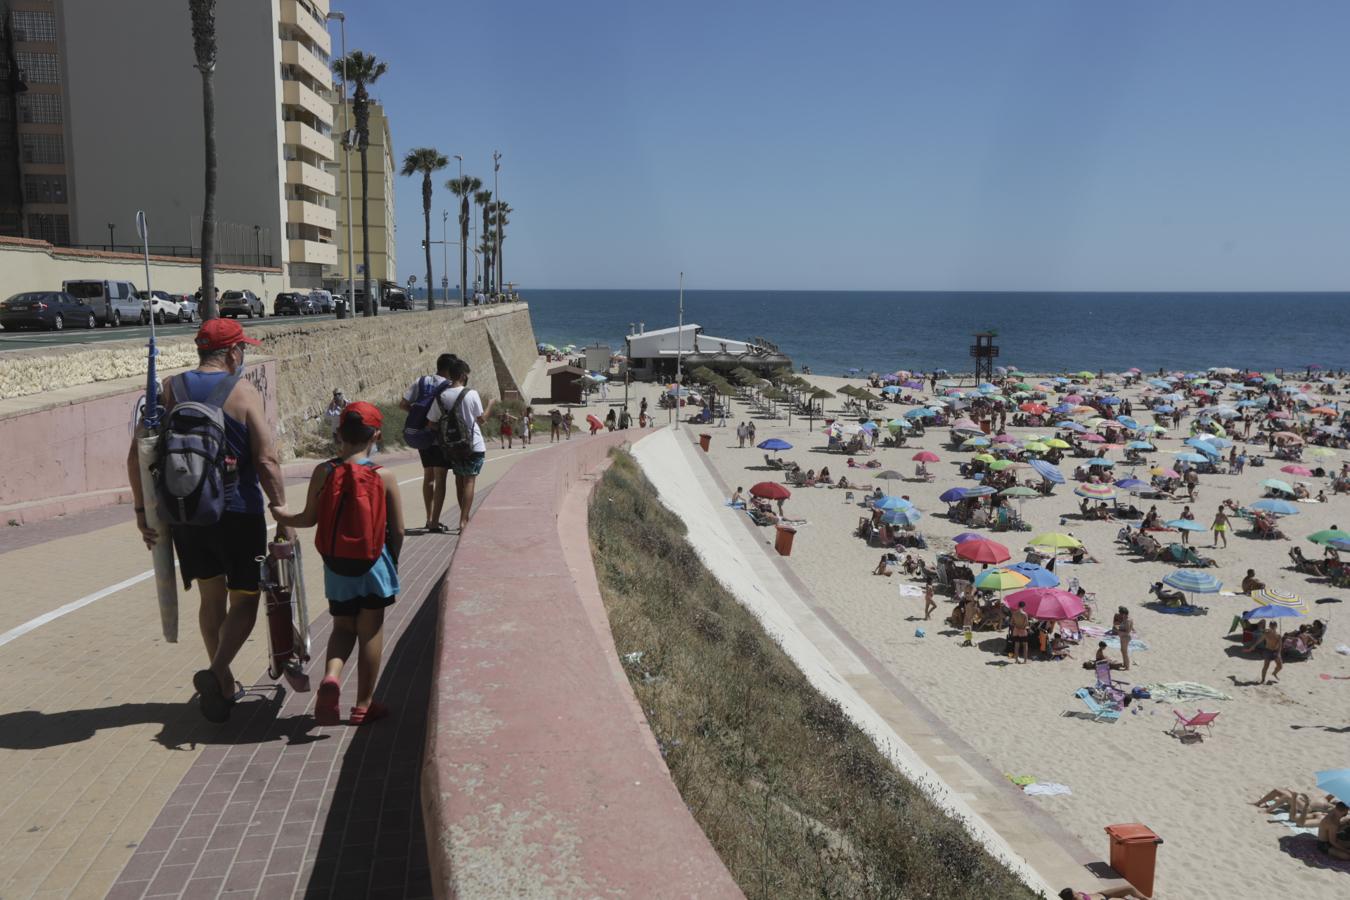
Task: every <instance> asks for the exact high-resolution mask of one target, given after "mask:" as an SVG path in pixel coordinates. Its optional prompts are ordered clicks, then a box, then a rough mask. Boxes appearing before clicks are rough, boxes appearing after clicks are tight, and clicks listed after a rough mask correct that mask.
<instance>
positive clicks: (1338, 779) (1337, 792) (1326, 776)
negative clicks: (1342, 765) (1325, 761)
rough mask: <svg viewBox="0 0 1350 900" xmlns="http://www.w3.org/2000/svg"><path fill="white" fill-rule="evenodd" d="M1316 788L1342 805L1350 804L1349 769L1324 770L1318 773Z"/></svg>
mask: <svg viewBox="0 0 1350 900" xmlns="http://www.w3.org/2000/svg"><path fill="white" fill-rule="evenodd" d="M1317 787H1318V789H1319V790H1323V791H1326V792H1327V793H1328V794H1330V795H1331V796H1333V797H1335V798H1336V799H1337V800H1339V801H1341V802H1342V803H1350V769H1325V770H1323V771H1321V772H1318V773H1317Z"/></svg>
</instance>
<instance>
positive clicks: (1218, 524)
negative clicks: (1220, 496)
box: [1209, 506, 1231, 550]
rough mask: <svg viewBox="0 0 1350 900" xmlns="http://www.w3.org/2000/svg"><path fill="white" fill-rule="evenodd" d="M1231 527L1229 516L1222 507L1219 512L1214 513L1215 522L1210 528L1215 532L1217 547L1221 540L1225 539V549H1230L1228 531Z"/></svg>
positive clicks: (1215, 544)
mask: <svg viewBox="0 0 1350 900" xmlns="http://www.w3.org/2000/svg"><path fill="white" fill-rule="evenodd" d="M1230 527H1231V526H1229V524H1228V514H1227V513H1226V512H1224V510H1223V507H1222V506H1220V507H1219V509H1218V511H1217V512H1215V513H1214V521H1213V522H1212V523H1211V524H1210V526H1209V528H1210V530H1211V531H1213V532H1214V546H1215V547H1217V546H1219V539H1220V538H1223V546H1224V549H1225V550H1226V549H1228V529H1229V528H1230Z"/></svg>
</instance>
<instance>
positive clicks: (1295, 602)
mask: <svg viewBox="0 0 1350 900" xmlns="http://www.w3.org/2000/svg"><path fill="white" fill-rule="evenodd" d="M1251 598H1252V600H1254V601H1256V602H1257V603H1258V604H1260V605H1261V606H1288V607H1289V608H1291V609H1298V610H1302V611H1303V612H1304V613H1305V614H1306V613H1307V612H1308V604H1307V602H1305V601H1304V599H1303V598H1302V597H1300V596H1299V595H1298V594H1295V593H1294V592H1293V591H1285V590H1281V589H1279V588H1261V589H1260V590H1259V591H1252V592H1251Z"/></svg>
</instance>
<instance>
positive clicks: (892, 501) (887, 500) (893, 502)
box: [872, 494, 914, 509]
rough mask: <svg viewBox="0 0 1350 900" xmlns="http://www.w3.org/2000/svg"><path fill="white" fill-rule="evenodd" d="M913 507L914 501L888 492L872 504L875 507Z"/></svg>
mask: <svg viewBox="0 0 1350 900" xmlns="http://www.w3.org/2000/svg"><path fill="white" fill-rule="evenodd" d="M913 507H914V504H913V503H910V502H909V501H908V500H906V499H905V498H904V497H897V496H895V495H894V494H887V495H886V496H884V497H882V498H881V499H880V500H877V501H875V502H874V503H873V504H872V508H873V509H912V508H913Z"/></svg>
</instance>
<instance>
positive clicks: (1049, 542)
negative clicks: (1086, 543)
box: [1027, 531, 1083, 550]
mask: <svg viewBox="0 0 1350 900" xmlns="http://www.w3.org/2000/svg"><path fill="white" fill-rule="evenodd" d="M1027 546H1029V547H1049V548H1051V549H1053V550H1069V549H1073V548H1076V547H1081V546H1083V542H1082V541H1080V540H1079V539H1078V538H1076V537H1074V536H1073V535H1071V534H1061V533H1059V532H1057V531H1047V532H1046V533H1045V534H1038V535H1036V536H1035V537H1034V538H1032V539H1031V540H1029V541H1027Z"/></svg>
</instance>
